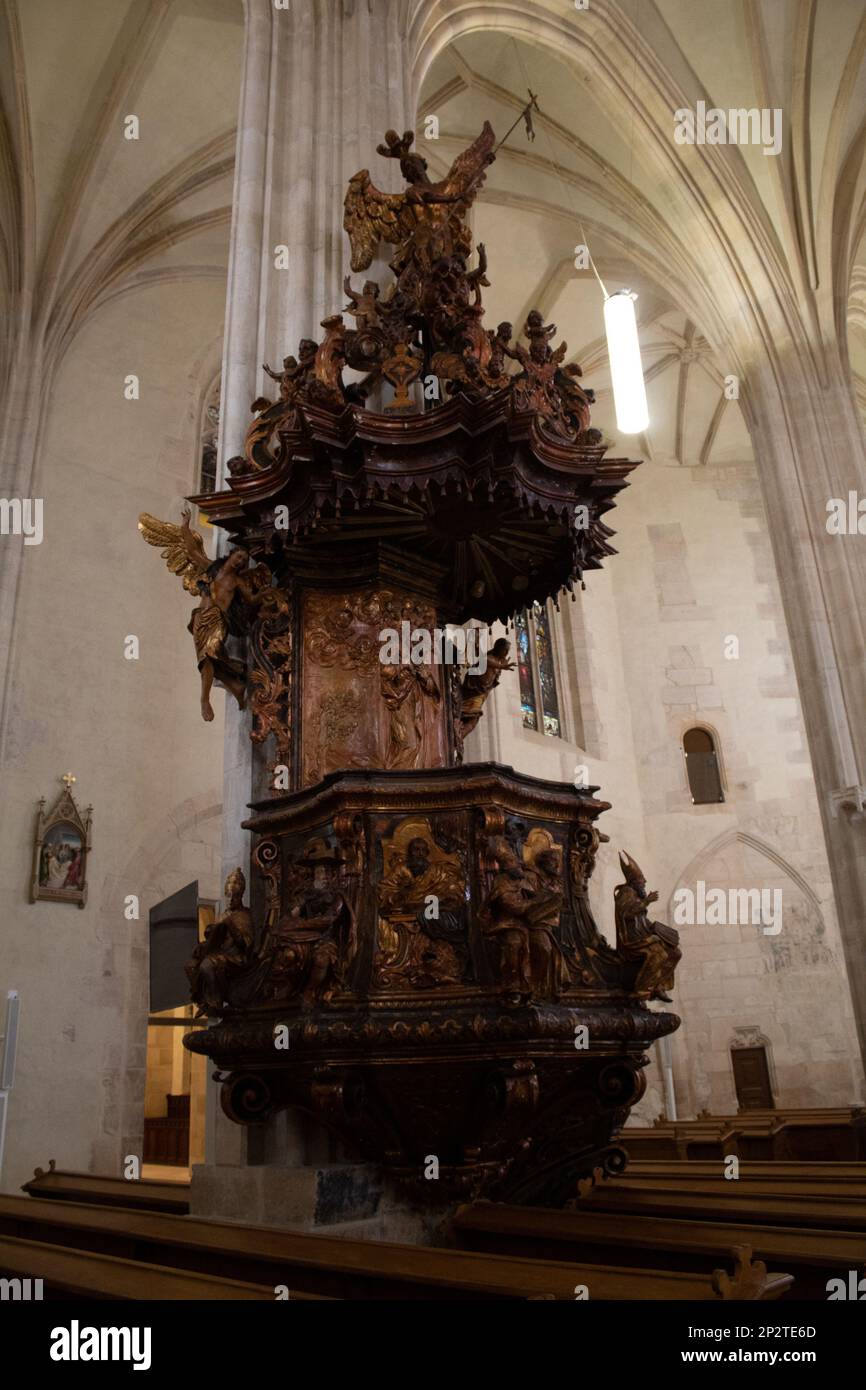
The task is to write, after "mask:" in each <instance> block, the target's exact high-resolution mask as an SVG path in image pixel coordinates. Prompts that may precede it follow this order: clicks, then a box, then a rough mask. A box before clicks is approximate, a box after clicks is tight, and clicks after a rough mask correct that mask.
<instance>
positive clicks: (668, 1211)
mask: <svg viewBox="0 0 866 1390" xmlns="http://www.w3.org/2000/svg"><path fill="white" fill-rule="evenodd" d="M731 1189H733V1190H731ZM584 1203H585V1204H586V1205H587V1206H588V1207H589V1209H591V1210H594V1211H605V1212H619V1213H622V1214H628V1215H644V1216H665V1217H668V1218H670V1219H680V1218H684V1219H686V1220H690V1221H705V1220H707V1219H708V1218H712V1219H713V1220H715V1221H736V1222H739V1223H741V1224H743V1225H751V1224H757V1225H759V1226H796V1227H801V1226H805V1227H821V1228H823V1229H827V1230H836V1231H860V1232H864V1231H866V1203H864V1202H863V1201H862V1199H860V1198H859V1197H858V1198H847V1199H842V1200H831V1199H827V1198H821V1197H814V1198H813V1197H804V1196H800V1195H794V1194H791V1193H789V1192H787V1191H785V1192H782V1193H776V1194H775V1195H773V1194H769V1193H764V1192H752V1191H751V1190H750V1189H748V1188H747V1189H743V1188H741V1187H738V1185H737V1183H735V1182H729V1183H718V1184H717V1185H716V1184H714V1185H713V1187H712V1191H711V1193H710V1194H707V1193H705V1192H698V1191H695V1190H694V1189H691V1188H690V1189H689V1190H687V1191H677V1190H675V1189H671V1188H667V1187H665V1186H663V1185H660V1186H658V1187H656V1188H654V1189H652V1190H648V1189H647V1188H646V1187H644V1186H637V1185H632V1186H629V1184H627V1183H625V1182H622V1181H620V1180H619V1179H617V1180H615V1181H614V1180H612V1181H610V1182H607V1183H604V1184H603V1185H601V1186H597V1187H595V1188H594V1189H593V1191H592V1193H591V1194H589V1195H587V1196H586V1197H583V1198H581V1205H583V1204H584Z"/></svg>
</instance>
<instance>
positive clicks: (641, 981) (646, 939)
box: [613, 854, 682, 1004]
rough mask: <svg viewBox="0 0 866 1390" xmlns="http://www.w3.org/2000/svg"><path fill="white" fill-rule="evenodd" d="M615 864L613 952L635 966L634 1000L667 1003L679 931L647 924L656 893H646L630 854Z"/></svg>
mask: <svg viewBox="0 0 866 1390" xmlns="http://www.w3.org/2000/svg"><path fill="white" fill-rule="evenodd" d="M619 862H620V864H621V866H622V871H623V873H624V874H625V883H620V884H619V885H618V886H617V887H616V888H615V889H614V891H613V898H614V911H615V914H616V946H617V951H618V953H619V955H620V956H621V958H622V959H623V960H625V961H636V962H637V963H638V967H639V968H638V972H637V975H636V976H635V982H634V990H635V993H636V994H637V995H638V997H639V998H642V999H660V1000H661V1001H662V1002H663V1003H665V1004H669V1003H670V1002H671V999H670V995H669V994H668V993H667V991H668V990H669V989H673V984H674V971H675V969H676V967H677V965H678V964H679V961H680V960H681V959H682V951H681V950H680V949H679V939H680V936H679V932H678V931H676V930H675V928H673V927H668V926H666V925H665V923H664V922H651V921H650V919H649V917H648V915H647V908H648V907H649V905H650V903H654V902H658V896H659V895H658V893H656V892H652V893H648V892H647V891H646V879H645V878H644V876H643V872H642V870H641V868H640V865H639V864H636V863H635V861H634V860H633V859H632V857H631V855H629V854H620V856H619Z"/></svg>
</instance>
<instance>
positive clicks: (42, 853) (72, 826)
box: [30, 772, 93, 907]
mask: <svg viewBox="0 0 866 1390" xmlns="http://www.w3.org/2000/svg"><path fill="white" fill-rule="evenodd" d="M60 780H61V782H62V783H63V791H62V792H61V793H60V795H59V796H58V798H57V800H56V801H55V803H54V805H53V806H52V808H51V810H50V811H49V812H48V813H47V814H46V811H45V797H42V799H41V800H40V802H39V811H38V814H37V817H36V839H35V842H34V845H33V879H32V883H31V887H30V901H31V902H32V903H35V902H40V901H45V902H53V903H75V904H77V906H78V907H84V904H85V903H86V902H87V856H88V854H89V853H90V824H91V816H92V812H93V807H92V806H88V808H87V810H86V811H85V812H84V815H83V816H82V814H81V812H80V811H79V809H78V807H77V805H76V804H75V798H74V797H73V795H72V784H73V783H74V781H75V778H74V777H73V776H72V773H71V772H67V773H66V774H65V776H63V777H61V779H60Z"/></svg>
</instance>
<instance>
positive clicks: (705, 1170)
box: [616, 1159, 866, 1201]
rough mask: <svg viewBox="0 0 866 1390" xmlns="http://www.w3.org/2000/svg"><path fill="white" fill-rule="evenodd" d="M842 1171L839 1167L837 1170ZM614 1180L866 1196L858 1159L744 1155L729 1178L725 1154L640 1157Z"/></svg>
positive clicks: (864, 1170)
mask: <svg viewBox="0 0 866 1390" xmlns="http://www.w3.org/2000/svg"><path fill="white" fill-rule="evenodd" d="M839 1170H841V1171H839ZM616 1181H617V1182H618V1183H625V1184H626V1185H628V1186H632V1187H645V1188H647V1189H652V1188H658V1187H661V1186H663V1187H666V1188H673V1189H677V1190H681V1191H682V1190H688V1191H696V1192H697V1191H703V1192H708V1193H709V1192H712V1191H714V1190H715V1186H716V1185H717V1184H718V1183H720V1182H723V1183H724V1184H725V1185H726V1186H731V1185H733V1186H736V1187H740V1188H741V1189H743V1190H746V1189H747V1190H748V1191H749V1192H750V1193H752V1192H754V1193H758V1192H764V1193H769V1194H771V1195H772V1194H778V1195H780V1196H781V1195H783V1194H788V1193H790V1194H791V1195H793V1196H804V1197H815V1198H824V1199H826V1200H829V1201H837V1200H841V1199H846V1200H847V1199H850V1200H856V1199H858V1198H859V1199H860V1200H861V1201H863V1200H866V1164H857V1163H765V1162H750V1161H748V1160H741V1161H740V1165H739V1171H738V1176H737V1177H736V1178H726V1177H725V1164H724V1161H723V1160H721V1159H715V1160H706V1159H692V1160H689V1161H686V1162H683V1161H676V1160H673V1159H671V1160H668V1161H662V1160H651V1159H636V1160H634V1161H633V1162H631V1163H629V1165H628V1168H626V1170H625V1172H624V1173H621V1174H618V1176H617V1179H616Z"/></svg>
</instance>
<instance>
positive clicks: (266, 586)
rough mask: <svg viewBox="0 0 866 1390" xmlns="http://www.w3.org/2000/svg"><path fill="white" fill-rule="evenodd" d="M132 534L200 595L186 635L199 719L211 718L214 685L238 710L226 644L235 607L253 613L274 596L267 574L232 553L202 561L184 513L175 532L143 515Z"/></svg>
mask: <svg viewBox="0 0 866 1390" xmlns="http://www.w3.org/2000/svg"><path fill="white" fill-rule="evenodd" d="M138 529H139V531H140V532H141V534H142V536H143V537H144V539H145V540H146V541H147V543H148V545H157V546H162V547H163V551H162V558H163V559H164V560H165V562H166V564H167V565H168V568H169V569H170V570H171V572H172V574H177V575H180V577H181V579H182V580H183V587H184V588H185V589H186V591H187V593H190V594H198V595H200V602H199V606H198V608H196V609H194V610H193V614H192V617H191V618H190V620H189V625H188V631H189V632H191V633H192V638H193V642H194V643H195V654H196V659H197V661H198V669H199V672H200V674H201V716H202V719H204V720H207V721H208V722H210V721H211V720H212V719H213V717H214V712H213V706H212V705H211V702H210V693H211V689H212V687H213V683H214V681H217V682H218V684H220V685H222V686H223V687H224V688H225V689H226V690H228V691H230V692H231V694H232V695H234V697H235V699H236V700H237V702H238V705H239V706H240V708H241V709H243V708H244V704H245V699H246V666H245V664H244V662H243V661H239V660H237V659H236V658H234V657H231V656H229V655H228V652H227V650H226V643H227V641H228V638H229V635H230V633H231V632H232V631H233V630H235V629H236V628H237V627H238V626H239V624H238V622H237V616H238V615H237V613H236V610H237V606H238V603H239V602H240V604H248V605H250V606H252V607H258V606H259V605H261V604H263V603H266V602H268V601H269V600H271V599H273V598H275V597H276V595H277V591H275V590H272V589H271V588H270V577H271V576H270V571H269V570H268V569H267V567H266V566H262V565H259V566H258V567H257V569H256V570H253V571H250V570H249V556H248V555H247V553H246V551H244V550H232V551H230V552H229V554H228V555H223V556H221V557H220V558H219V559H217V560H213V561H211V560H208V557H207V554H206V553H205V548H204V542H203V541H202V538H201V536H200V535H199V533H198V531H193V530H192V528H191V526H190V511H189V508H186V509H185V510H184V512H183V522H182V524H181V525H180V526H175V525H174V524H173V522H170V521H160V520H159V518H158V517H155V516H150V515H149V514H148V513H147V512H143V513H142V514H141V516H140V517H139V519H138ZM254 576H255V577H254ZM233 610H235V611H233Z"/></svg>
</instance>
